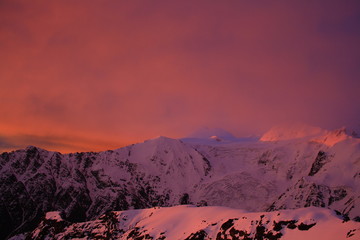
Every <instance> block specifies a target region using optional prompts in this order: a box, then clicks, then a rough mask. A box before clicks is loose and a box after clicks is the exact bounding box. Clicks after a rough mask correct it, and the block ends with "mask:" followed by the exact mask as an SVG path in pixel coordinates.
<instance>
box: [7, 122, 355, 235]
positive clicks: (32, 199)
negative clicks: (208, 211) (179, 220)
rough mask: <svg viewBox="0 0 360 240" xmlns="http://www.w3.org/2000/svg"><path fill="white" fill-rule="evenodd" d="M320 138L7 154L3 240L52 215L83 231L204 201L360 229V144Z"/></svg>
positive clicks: (333, 136)
mask: <svg viewBox="0 0 360 240" xmlns="http://www.w3.org/2000/svg"><path fill="white" fill-rule="evenodd" d="M312 130H313V129H312ZM312 130H311V131H308V130H306V131H305V130H303V129H302V128H301V129H300V130H299V131H302V132H301V133H296V129H292V130H291V132H290V133H289V134H285V135H286V138H285V139H286V140H283V139H279V138H276V136H280V135H281V136H283V133H284V130H283V129H282V130H281V131H282V132H281V133H276V131H275V130H274V129H273V130H271V131H270V132H269V133H267V134H265V135H264V136H267V137H268V138H267V141H265V140H264V139H265V138H261V139H262V141H254V139H252V140H250V141H238V139H234V141H230V140H229V139H228V140H226V141H218V139H214V138H211V137H210V138H209V139H198V140H197V139H195V138H191V139H183V140H179V139H170V138H166V137H159V138H157V139H153V140H148V141H145V142H144V143H139V144H134V145H131V146H127V147H124V148H120V149H116V150H110V151H104V152H99V153H94V152H84V153H72V154H60V153H58V152H49V151H46V150H43V149H40V148H36V147H28V148H26V149H24V150H18V151H14V152H10V153H2V154H1V155H0V193H1V194H0V216H1V219H0V239H1V238H5V237H6V236H9V235H12V234H16V233H20V232H24V231H30V230H32V229H33V228H34V227H35V226H37V224H38V223H39V221H40V219H41V217H42V216H44V214H45V213H46V212H49V211H60V212H61V214H62V217H63V218H64V219H66V220H67V221H71V222H79V221H88V220H91V219H95V218H98V217H99V216H100V215H102V214H104V213H105V212H107V211H121V210H128V209H143V208H150V207H154V206H174V205H178V204H197V203H199V202H202V203H204V202H206V203H207V204H208V205H211V206H226V207H232V208H237V209H244V210H246V211H253V212H262V211H276V210H279V209H297V208H303V207H310V206H316V207H323V208H330V209H333V210H336V211H337V212H338V213H339V214H341V215H343V216H345V217H346V218H349V219H352V220H356V221H360V217H359V216H360V140H359V139H356V138H352V137H349V136H347V135H346V134H345V132H344V131H343V130H339V131H333V132H330V131H323V130H321V131H317V130H316V129H315V130H316V131H315V130H314V131H315V132H316V133H317V135H316V134H315V135H314V134H313V132H314V131H312ZM285 132H286V131H285ZM309 134H310V135H309ZM299 136H300V137H299Z"/></svg>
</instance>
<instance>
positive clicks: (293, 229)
mask: <svg viewBox="0 0 360 240" xmlns="http://www.w3.org/2000/svg"><path fill="white" fill-rule="evenodd" d="M25 237H26V235H19V236H16V237H14V238H12V240H15V239H18V240H19V239H25ZM27 237H28V238H30V239H74V238H78V239H172V240H176V239H187V240H190V239H192V240H195V239H198V240H199V239H219V240H220V239H273V240H276V239H283V240H287V239H288V240H297V239H299V240H302V239H309V240H312V239H314V240H315V239H327V240H341V239H350V240H351V239H354V240H355V239H359V237H360V223H358V222H353V221H344V220H343V219H341V218H339V216H337V215H336V214H335V213H334V212H332V211H330V210H326V209H322V208H315V207H311V208H306V209H297V210H293V211H290V210H287V211H275V212H260V213H249V212H244V211H242V210H237V209H231V208H225V207H194V206H190V205H184V206H176V207H169V208H158V207H156V208H151V209H143V210H128V211H120V212H108V213H106V214H105V215H103V216H101V217H99V218H98V219H95V220H93V221H88V222H82V223H70V222H67V221H64V220H63V219H62V218H61V217H60V215H59V212H49V213H47V214H46V217H45V219H43V220H42V222H41V223H40V224H39V225H38V227H37V228H36V229H35V230H33V231H32V232H30V233H28V234H27Z"/></svg>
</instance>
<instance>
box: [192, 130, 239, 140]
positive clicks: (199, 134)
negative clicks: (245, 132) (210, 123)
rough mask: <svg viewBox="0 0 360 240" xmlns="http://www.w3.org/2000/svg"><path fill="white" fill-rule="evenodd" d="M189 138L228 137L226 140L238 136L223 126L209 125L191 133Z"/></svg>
mask: <svg viewBox="0 0 360 240" xmlns="http://www.w3.org/2000/svg"><path fill="white" fill-rule="evenodd" d="M188 138H202V139H209V138H211V139H214V138H218V139H226V140H230V139H236V137H235V136H234V135H233V134H232V133H230V132H228V131H226V130H224V129H222V128H208V127H202V128H200V129H198V130H196V131H195V132H193V133H192V134H190V135H189V136H188Z"/></svg>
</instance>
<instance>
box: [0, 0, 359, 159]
mask: <svg viewBox="0 0 360 240" xmlns="http://www.w3.org/2000/svg"><path fill="white" fill-rule="evenodd" d="M359 43H360V2H359V1H356V0H348V1H342V0H339V1H332V0H328V1H285V0H284V1H282V0H280V1H239V0H226V1H212V0H207V1H204V0H197V1H190V0H184V1H165V0H163V1H162V0H154V1H145V0H143V1H138V0H134V1H108V0H103V1H92V0H87V1H80V0H75V1H66V0H65V1H45V0H43V1H38V0H35V1H18V0H0V111H1V115H0V151H5V150H6V151H7V150H12V149H18V148H22V147H24V146H27V145H35V146H39V147H43V148H46V149H49V150H55V151H62V152H74V151H91V150H93V151H100V150H107V149H114V148H118V147H121V146H125V145H127V144H131V143H135V142H142V141H143V140H145V139H149V138H153V137H156V136H160V135H163V136H168V137H173V138H179V137H185V136H188V135H189V134H191V133H192V132H193V131H196V130H197V129H199V128H203V127H209V128H223V129H226V130H228V131H230V132H231V133H233V134H234V135H235V136H238V137H242V136H251V135H260V134H261V133H263V132H265V131H266V130H268V129H269V128H270V127H272V126H274V125H278V124H282V123H285V122H286V123H288V122H293V121H294V122H295V121H296V122H305V123H307V124H310V125H314V126H319V127H322V128H326V129H336V128H339V127H342V126H348V127H352V128H360V107H359V106H360V91H359V90H360V79H359V77H360V44H359Z"/></svg>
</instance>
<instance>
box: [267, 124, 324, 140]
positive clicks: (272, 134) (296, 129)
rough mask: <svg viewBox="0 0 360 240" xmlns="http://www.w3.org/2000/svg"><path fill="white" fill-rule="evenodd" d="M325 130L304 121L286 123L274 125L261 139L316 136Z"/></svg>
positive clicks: (289, 138)
mask: <svg viewBox="0 0 360 240" xmlns="http://www.w3.org/2000/svg"><path fill="white" fill-rule="evenodd" d="M324 132H325V130H323V129H321V128H319V127H314V126H309V125H306V124H302V123H295V124H286V125H279V126H275V127H272V128H271V129H270V130H269V131H267V132H266V133H265V134H264V135H263V136H262V137H261V138H260V141H270V142H271V141H282V140H291V139H298V138H304V137H315V136H319V135H321V134H323V133H324Z"/></svg>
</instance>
